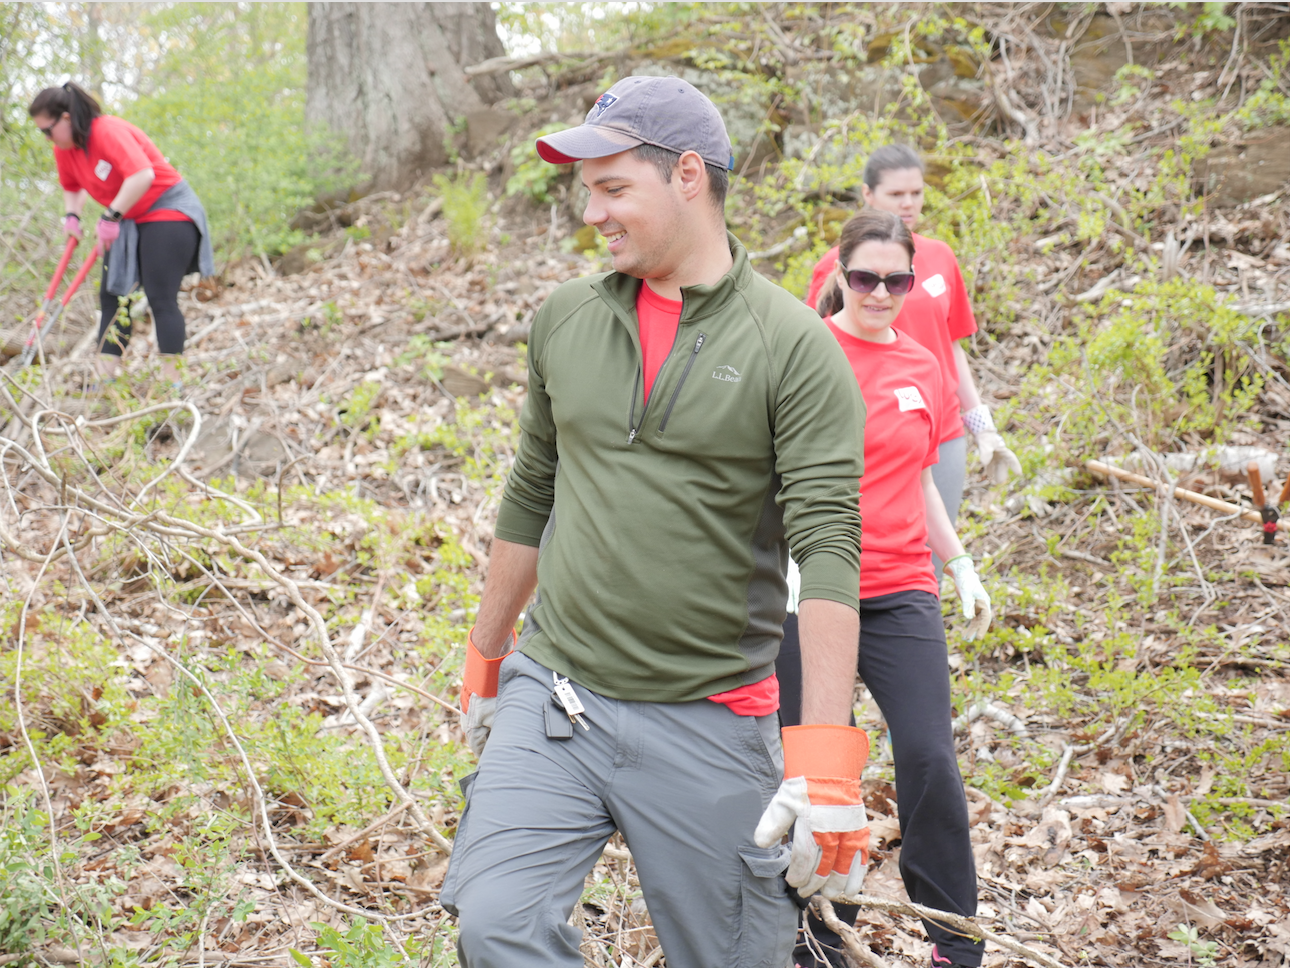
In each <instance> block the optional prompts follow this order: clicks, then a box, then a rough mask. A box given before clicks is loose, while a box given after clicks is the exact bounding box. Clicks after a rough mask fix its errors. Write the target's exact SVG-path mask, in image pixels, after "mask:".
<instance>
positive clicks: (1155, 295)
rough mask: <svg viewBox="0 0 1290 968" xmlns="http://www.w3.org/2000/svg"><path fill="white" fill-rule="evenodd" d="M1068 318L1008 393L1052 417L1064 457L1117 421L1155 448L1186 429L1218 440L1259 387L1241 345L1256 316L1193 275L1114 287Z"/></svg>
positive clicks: (1102, 442) (1096, 445) (1084, 449)
mask: <svg viewBox="0 0 1290 968" xmlns="http://www.w3.org/2000/svg"><path fill="white" fill-rule="evenodd" d="M1076 320H1077V321H1076V329H1075V332H1074V333H1071V334H1068V335H1063V336H1059V337H1058V338H1057V339H1056V340H1055V341H1054V343H1053V345H1052V348H1051V350H1050V353H1049V355H1048V359H1047V361H1046V362H1044V363H1042V364H1040V365H1037V366H1035V367H1032V368H1031V370H1030V372H1029V374H1028V375H1027V377H1026V380H1025V383H1024V390H1023V393H1022V394H1021V396H1020V397H1018V398H1017V399H1016V400H1015V401H1014V406H1015V407H1016V409H1017V411H1022V410H1024V411H1026V412H1027V414H1028V417H1029V418H1030V419H1031V420H1034V419H1035V418H1036V417H1040V416H1041V415H1042V417H1041V419H1043V418H1047V419H1048V420H1051V421H1052V422H1053V423H1055V424H1056V425H1057V427H1058V430H1057V437H1056V440H1055V443H1056V444H1057V448H1058V451H1059V453H1060V454H1061V455H1062V456H1063V457H1070V458H1082V457H1087V456H1095V455H1096V454H1098V453H1101V452H1102V451H1103V450H1104V449H1105V446H1106V442H1107V435H1108V434H1110V433H1114V432H1115V431H1116V429H1117V428H1124V427H1132V428H1133V432H1134V433H1135V434H1137V435H1138V437H1139V438H1140V439H1141V440H1142V441H1143V442H1144V443H1146V444H1147V445H1148V446H1151V447H1153V448H1155V449H1157V450H1172V449H1174V447H1173V444H1174V441H1175V440H1177V439H1179V438H1180V437H1181V436H1182V435H1184V434H1189V433H1190V434H1200V435H1202V436H1204V437H1206V438H1209V439H1211V440H1213V441H1214V442H1222V441H1223V439H1224V438H1225V437H1226V436H1227V435H1228V433H1230V431H1231V429H1232V428H1233V427H1234V426H1235V423H1236V422H1237V421H1238V420H1239V419H1241V417H1242V416H1243V415H1244V414H1245V413H1246V412H1248V410H1249V409H1250V407H1251V406H1252V405H1253V404H1254V403H1255V401H1256V400H1257V398H1258V395H1259V393H1260V391H1261V390H1262V389H1263V375H1262V374H1261V373H1259V372H1257V371H1256V370H1255V369H1254V365H1253V363H1252V362H1251V361H1250V360H1249V357H1248V354H1247V353H1246V351H1245V350H1244V348H1243V347H1244V346H1245V345H1247V341H1249V340H1250V339H1251V338H1253V336H1254V333H1255V330H1256V329H1257V322H1256V321H1255V320H1252V319H1251V318H1249V317H1248V316H1246V315H1244V314H1243V313H1240V312H1238V311H1237V310H1235V309H1233V308H1232V307H1231V306H1230V305H1229V304H1228V303H1227V302H1226V301H1225V300H1223V299H1221V298H1220V297H1219V295H1218V294H1217V293H1216V292H1215V290H1214V289H1213V287H1211V286H1208V285H1205V284H1203V283H1201V282H1199V281H1197V280H1194V279H1173V280H1170V281H1168V282H1156V281H1154V280H1150V281H1143V282H1140V283H1139V284H1138V286H1137V287H1136V288H1135V289H1134V290H1133V292H1131V293H1127V292H1122V291H1118V290H1114V289H1112V290H1111V291H1109V292H1108V293H1107V294H1106V296H1104V297H1103V298H1102V300H1101V301H1100V302H1099V303H1097V304H1096V305H1093V306H1090V307H1089V308H1087V309H1084V310H1083V311H1081V312H1080V313H1079V314H1078V315H1077V317H1076Z"/></svg>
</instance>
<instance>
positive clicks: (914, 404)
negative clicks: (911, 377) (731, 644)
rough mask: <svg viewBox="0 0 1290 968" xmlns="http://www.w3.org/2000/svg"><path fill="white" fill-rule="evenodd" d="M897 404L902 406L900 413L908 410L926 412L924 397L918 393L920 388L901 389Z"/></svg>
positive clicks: (897, 395) (898, 393)
mask: <svg viewBox="0 0 1290 968" xmlns="http://www.w3.org/2000/svg"><path fill="white" fill-rule="evenodd" d="M896 402H897V403H898V404H900V412H901V413H904V412H905V411H906V410H926V409H927V405H926V404H925V403H923V395H922V394H921V393H919V392H918V387H901V388H900V389H899V390H897V391H896Z"/></svg>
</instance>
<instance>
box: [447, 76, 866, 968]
mask: <svg viewBox="0 0 1290 968" xmlns="http://www.w3.org/2000/svg"><path fill="white" fill-rule="evenodd" d="M538 150H539V153H540V154H541V155H542V157H543V158H545V159H546V160H547V161H550V162H555V163H569V162H572V161H581V162H582V178H583V183H584V185H585V186H586V187H587V189H588V191H589V192H590V200H589V202H588V204H587V208H586V211H585V213H584V216H583V217H584V220H585V221H586V222H587V223H588V224H591V225H594V226H596V228H597V229H598V230H599V231H600V232H601V234H602V235H603V236H604V237H605V239H606V242H607V244H608V247H609V251H610V254H611V256H612V258H613V265H614V270H615V271H613V272H610V273H605V274H601V275H596V276H591V277H589V278H585V279H580V280H575V281H572V282H568V283H566V284H564V285H563V286H561V287H560V288H559V289H558V290H556V292H555V293H553V294H552V295H551V297H550V298H549V299H548V300H547V302H546V303H545V305H544V306H543V307H542V309H541V310H540V311H539V313H538V314H537V316H536V318H535V319H534V322H533V328H532V336H531V339H530V343H529V394H528V399H527V401H526V402H525V405H524V410H523V413H522V415H521V418H520V428H521V431H522V434H521V439H520V445H519V449H518V451H517V453H516V457H515V465H514V468H513V470H512V472H511V475H510V478H509V480H508V483H507V487H506V492H505V495H504V497H503V500H502V506H501V510H500V513H499V516H498V522H497V529H496V537H495V540H494V542H493V546H492V554H491V560H490V565H489V574H488V579H487V582H486V584H485V588H484V595H483V599H482V601H481V604H480V609H479V615H478V619H477V622H476V625H475V627H474V629H472V631H471V634H470V637H469V641H468V645H467V663H466V674H465V681H464V684H463V688H462V700H463V706H464V707H465V711H466V719H465V723H464V726H465V728H466V732H467V737H468V740H469V742H470V744H471V746H472V748H473V749H475V751H476V752H477V753H480V752H481V751H482V755H481V758H480V767H479V770H478V772H477V773H475V774H473V775H472V776H471V777H468V778H467V781H466V782H465V783H463V786H464V787H465V788H466V790H467V808H466V811H465V813H464V815H463V817H462V820H461V825H460V827H459V828H458V832H457V839H456V849H455V850H454V853H453V857H452V863H451V865H450V868H449V872H448V876H447V878H446V880H445V883H444V888H443V892H442V901H443V904H444V906H445V908H447V909H448V910H449V911H450V912H453V913H456V914H457V915H458V917H459V919H460V920H459V924H460V936H459V957H460V959H461V962H462V964H463V965H466V966H468V968H520V966H522V968H535V966H553V968H554V966H563V968H574V966H580V965H582V956H581V954H580V953H579V934H578V932H577V931H576V930H574V929H573V928H571V927H570V926H569V925H568V918H569V914H570V912H571V911H572V909H573V905H574V904H575V903H576V902H577V900H578V898H579V896H580V894H581V891H582V886H583V880H584V878H585V876H586V874H587V873H588V872H589V871H590V869H591V867H592V865H593V864H594V863H595V861H596V859H597V857H599V855H600V852H601V850H602V848H603V846H604V844H605V841H606V840H607V838H608V837H609V836H610V835H611V834H612V833H613V832H614V831H615V830H620V831H621V832H622V833H623V836H624V838H625V840H626V841H627V843H628V846H629V847H630V848H631V850H632V852H633V857H634V859H635V862H636V865H637V869H638V872H639V875H640V882H641V888H642V891H643V893H644V896H645V901H646V904H647V905H648V907H649V912H650V916H651V920H652V923H653V925H654V929H655V931H656V933H657V935H658V937H659V940H660V943H661V944H662V946H663V950H664V952H665V954H666V956H667V962H668V965H669V966H670V968H715V966H718V965H729V966H739V968H754V966H765V968H784V966H785V965H787V964H788V961H789V957H790V951H791V948H792V945H793V938H794V932H795V928H796V924H797V910H798V908H797V905H796V903H795V901H794V898H793V897H792V896H791V895H790V890H789V885H790V884H791V885H792V887H795V888H799V893H800V895H802V896H806V895H809V894H810V893H813V892H814V891H815V890H817V889H818V890H822V891H823V892H824V893H825V894H828V895H831V896H837V895H839V894H842V893H854V892H855V891H857V890H858V889H859V884H860V879H861V878H862V877H863V873H864V863H865V861H866V859H867V839H868V829H867V825H866V822H865V817H864V808H863V805H862V804H861V801H860V789H859V778H860V770H861V769H862V767H863V765H864V759H865V755H866V754H867V749H868V747H867V741H866V740H865V738H864V736H865V734H864V732H863V731H862V730H858V729H855V728H853V727H849V726H847V725H845V724H846V723H847V721H848V716H849V713H850V708H851V697H852V690H853V688H854V682H855V668H856V642H857V639H858V619H857V611H856V608H857V597H858V589H859V553H860V518H859V512H858V508H857V504H858V494H857V479H858V478H859V476H860V474H861V472H862V469H863V468H862V456H861V455H862V454H863V453H864V447H863V425H864V404H863V401H862V400H861V397H860V394H859V392H858V388H857V386H856V383H855V378H854V377H853V376H852V374H851V370H850V368H849V366H848V365H847V363H846V360H845V359H844V357H843V355H842V353H841V351H840V349H839V348H838V346H837V343H836V341H835V340H833V338H832V337H831V336H830V335H829V333H828V331H827V330H826V329H825V328H824V327H823V326H822V325H821V324H820V321H819V319H818V318H817V317H816V316H815V314H814V313H812V312H811V311H810V310H809V309H807V308H806V307H805V306H804V305H802V304H801V303H800V302H798V301H797V300H796V299H794V298H793V297H792V296H791V295H789V294H788V293H787V292H785V291H784V290H783V289H781V288H779V287H778V286H776V285H774V284H773V283H771V282H769V281H767V280H766V279H764V278H762V277H761V276H760V275H758V274H757V273H756V272H754V271H753V269H752V267H751V265H750V264H749V262H748V255H747V252H746V251H745V250H744V248H743V246H742V245H740V244H739V242H738V241H737V240H736V239H735V238H734V237H733V236H730V235H728V234H727V233H726V231H725V220H724V216H723V209H724V199H725V191H726V186H727V179H728V171H729V168H730V164H731V151H730V141H729V138H728V137H727V135H726V131H725V125H724V124H723V122H722V120H721V116H720V115H719V114H718V112H717V110H716V108H715V107H714V106H713V105H712V103H711V102H710V101H709V100H708V99H707V98H706V97H704V96H703V95H702V94H701V93H700V92H699V91H697V90H696V89H695V88H694V87H692V86H691V85H689V84H688V83H686V82H685V81H682V80H679V79H677V78H674V77H669V78H662V77H630V78H627V79H625V80H623V81H620V82H619V83H618V84H616V85H614V87H612V88H611V89H610V90H609V91H607V92H606V93H604V94H602V95H601V97H600V99H599V100H598V101H597V102H596V104H595V106H594V107H593V108H592V109H591V111H590V112H589V113H588V115H587V120H586V122H585V123H584V124H583V125H581V126H579V127H576V128H572V129H569V130H566V131H562V132H558V133H557V134H553V135H548V136H546V137H544V138H542V139H540V140H539V141H538ZM790 549H791V550H792V553H793V557H794V559H795V560H796V561H797V562H798V563H799V566H800V569H801V575H802V583H801V599H802V601H801V605H800V607H799V608H800V625H801V629H802V646H803V659H804V663H803V664H804V686H803V720H802V721H803V722H804V723H806V724H810V725H804V726H801V727H796V728H795V729H793V730H785V731H784V737H783V743H782V745H781V737H780V730H779V728H778V722H777V717H776V715H775V711H776V709H777V708H778V682H777V680H776V679H775V678H774V661H775V656H776V653H777V651H778V648H779V641H780V638H781V626H782V624H783V620H784V615H785V603H786V596H787V585H786V582H785V577H784V576H785V569H786V565H787V556H788V553H789V550H790ZM535 587H538V594H537V597H536V600H535V601H534V603H533V604H532V605H531V607H530V608H529V609H528V613H527V616H526V618H525V623H524V630H523V635H522V636H521V637H519V639H518V645H516V636H515V633H514V626H515V623H516V621H517V620H518V618H519V615H520V611H521V610H522V609H523V608H524V606H525V605H526V604H527V603H528V601H529V598H530V596H531V595H532V593H533V591H534V588H535ZM513 646H514V650H513V651H512V648H513ZM485 744H487V747H486V749H485ZM781 780H782V781H783V782H781ZM790 828H791V829H792V831H793V844H792V848H791V851H790V848H789V847H788V846H785V845H782V844H781V840H782V837H783V834H784V833H786V832H787V831H788V830H789V829H790ZM786 871H787V874H786V873H785V872H786Z"/></svg>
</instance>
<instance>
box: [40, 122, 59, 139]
mask: <svg viewBox="0 0 1290 968" xmlns="http://www.w3.org/2000/svg"><path fill="white" fill-rule="evenodd" d="M62 120H63V119H62V118H59V119H58V121H62ZM58 121H55V122H54V123H53V124H51V125H50V126H49V127H48V128H42V127H41V126H40V125H36V130H37V131H39V132H40V133H41V134H43V135H44V136H45V137H46V138H53V137H54V134H53V131H54V128H56V127H58Z"/></svg>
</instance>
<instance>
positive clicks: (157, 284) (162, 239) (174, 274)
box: [99, 222, 201, 356]
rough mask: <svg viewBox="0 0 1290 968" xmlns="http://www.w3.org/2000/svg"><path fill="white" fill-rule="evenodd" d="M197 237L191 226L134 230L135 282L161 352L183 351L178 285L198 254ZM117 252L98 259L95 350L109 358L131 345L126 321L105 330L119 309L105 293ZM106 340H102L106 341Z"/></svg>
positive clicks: (165, 225) (172, 224)
mask: <svg viewBox="0 0 1290 968" xmlns="http://www.w3.org/2000/svg"><path fill="white" fill-rule="evenodd" d="M200 242H201V233H200V232H198V231H197V226H196V225H194V224H193V223H192V222H145V223H143V224H142V225H140V226H139V279H140V281H141V282H142V283H143V291H144V293H145V294H146V295H147V297H148V308H149V309H150V310H151V311H152V325H153V328H154V329H155V330H156V333H157V349H158V350H160V351H161V352H162V353H182V352H183V351H184V336H185V333H184V314H183V313H181V312H180V311H179V284H180V283H181V282H183V280H184V276H185V275H186V274H187V273H188V267H189V266H191V265H192V264H193V259H194V257H195V256H196V255H197V246H198V244H199V243H200ZM116 253H117V250H116V249H115V248H113V249H109V250H108V253H107V255H106V256H105V257H104V259H103V279H102V281H100V283H99V307H100V308H101V309H102V310H103V318H102V319H101V320H100V321H99V348H100V350H101V351H102V352H104V353H106V354H108V355H109V356H120V355H121V351H122V350H124V349H125V348H126V346H127V345H129V343H130V330H131V326H130V318H129V317H128V316H126V318H125V321H124V322H122V321H120V320H118V321H117V324H116V327H115V328H114V329H113V331H112V333H111V334H110V335H109V334H108V326H109V325H111V323H112V320H113V319H115V318H116V313H117V309H118V308H119V306H120V304H121V300H119V299H118V298H117V297H116V296H114V295H112V294H111V293H110V292H108V291H107V287H106V282H107V272H108V260H109V259H112V258H113V257H114V256H115V255H116ZM105 337H106V338H105Z"/></svg>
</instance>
